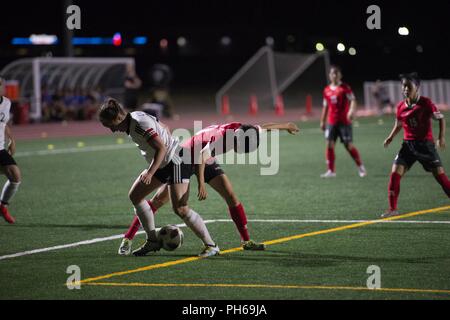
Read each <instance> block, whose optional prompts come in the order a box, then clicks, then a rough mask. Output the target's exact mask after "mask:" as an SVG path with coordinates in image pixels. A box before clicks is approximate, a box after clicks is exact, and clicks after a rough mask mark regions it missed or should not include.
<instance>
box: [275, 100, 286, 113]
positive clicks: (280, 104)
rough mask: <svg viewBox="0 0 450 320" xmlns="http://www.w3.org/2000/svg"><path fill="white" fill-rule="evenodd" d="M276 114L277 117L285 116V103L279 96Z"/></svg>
mask: <svg viewBox="0 0 450 320" xmlns="http://www.w3.org/2000/svg"><path fill="white" fill-rule="evenodd" d="M275 114H276V115H277V116H282V115H284V101H283V97H282V96H281V95H278V96H277V100H276V104H275Z"/></svg>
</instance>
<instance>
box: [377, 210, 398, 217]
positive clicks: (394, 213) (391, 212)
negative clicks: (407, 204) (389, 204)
mask: <svg viewBox="0 0 450 320" xmlns="http://www.w3.org/2000/svg"><path fill="white" fill-rule="evenodd" d="M399 214H400V213H399V212H398V211H397V210H386V211H385V212H384V213H383V214H382V215H381V218H389V217H395V216H398V215H399Z"/></svg>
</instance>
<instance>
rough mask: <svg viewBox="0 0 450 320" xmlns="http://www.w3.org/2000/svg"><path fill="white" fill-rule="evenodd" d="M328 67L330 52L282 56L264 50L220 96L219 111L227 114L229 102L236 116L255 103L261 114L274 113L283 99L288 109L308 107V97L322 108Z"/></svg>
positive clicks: (236, 74) (229, 81) (228, 84)
mask: <svg viewBox="0 0 450 320" xmlns="http://www.w3.org/2000/svg"><path fill="white" fill-rule="evenodd" d="M328 65H329V58H328V53H327V52H323V53H314V54H305V53H281V52H274V51H273V50H272V48H271V47H268V46H266V47H262V48H261V49H259V50H258V51H257V52H256V53H255V54H254V55H253V56H252V57H251V58H250V59H249V60H248V61H247V62H246V63H245V64H244V65H243V66H242V67H241V68H240V69H239V70H238V71H237V72H236V73H235V74H234V75H233V77H231V79H230V80H228V81H227V82H226V83H225V85H224V86H223V87H222V88H221V89H220V90H219V91H218V92H217V94H216V108H217V111H218V112H222V111H223V110H222V108H223V103H224V101H225V99H226V103H227V104H228V105H229V108H230V111H231V112H232V113H236V114H237V113H246V112H248V111H249V106H250V104H251V102H252V101H256V102H257V105H258V109H259V110H261V111H270V110H273V109H274V108H275V105H276V103H277V96H279V95H282V96H283V100H284V105H285V106H286V108H297V107H302V106H304V105H305V100H306V96H307V95H311V96H312V97H313V104H314V105H321V102H322V95H321V92H322V89H323V87H324V86H325V84H326V82H327V80H326V79H327V76H326V73H327V72H326V70H328Z"/></svg>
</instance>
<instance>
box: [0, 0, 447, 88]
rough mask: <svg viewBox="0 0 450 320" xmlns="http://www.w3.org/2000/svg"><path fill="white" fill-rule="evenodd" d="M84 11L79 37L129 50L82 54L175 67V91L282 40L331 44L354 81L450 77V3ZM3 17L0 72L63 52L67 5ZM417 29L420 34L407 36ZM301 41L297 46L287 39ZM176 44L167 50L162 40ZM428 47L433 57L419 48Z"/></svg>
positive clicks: (210, 82) (89, 5) (91, 6)
mask: <svg viewBox="0 0 450 320" xmlns="http://www.w3.org/2000/svg"><path fill="white" fill-rule="evenodd" d="M73 3H74V4H77V5H79V6H80V7H81V15H82V19H81V27H82V29H81V30H79V31H78V30H77V31H75V34H74V36H104V37H111V36H112V35H113V34H114V33H115V32H120V33H121V34H122V37H123V41H124V42H123V44H122V45H121V46H120V47H113V46H107V45H104V46H82V47H78V48H76V50H75V52H76V56H133V57H135V58H136V61H137V70H138V73H139V74H140V76H141V77H142V78H143V80H144V81H148V69H149V68H150V67H151V65H153V64H154V63H161V62H162V63H167V64H169V65H170V66H171V67H172V68H173V71H174V75H175V76H174V85H175V87H177V86H183V87H189V86H191V87H196V86H199V85H204V86H207V87H214V89H217V88H218V87H220V85H222V84H223V83H224V81H226V80H227V79H228V78H229V77H230V76H231V75H232V74H233V73H234V72H235V71H236V70H237V69H238V68H239V67H240V66H241V65H242V64H243V63H244V62H245V61H246V60H247V59H248V58H249V57H250V56H251V55H252V54H253V53H254V52H255V51H256V50H257V49H258V48H260V47H261V46H263V45H264V44H265V38H266V37H267V36H271V37H273V38H274V39H275V45H274V49H275V50H278V51H291V52H314V51H315V43H316V42H319V41H320V42H322V43H323V44H324V45H325V46H326V47H327V48H329V50H330V54H331V60H332V62H333V63H336V64H339V65H341V66H342V68H343V70H344V75H345V78H346V80H347V81H348V82H350V83H357V84H361V83H362V81H364V80H375V79H377V78H380V79H392V78H396V77H397V75H398V74H399V73H401V72H405V71H408V72H409V71H413V70H416V71H418V72H419V73H420V75H421V76H422V77H423V78H424V79H427V78H448V77H450V63H448V57H449V56H450V49H449V48H450V45H449V44H450V24H449V13H450V1H439V0H430V1H427V2H420V3H418V2H413V1H361V0H358V1H356V0H355V1H324V0H320V1H269V0H265V1H264V0H262V1H257V0H245V1H244V0H241V1H233V0H222V1H214V0H197V1H195V0H183V1H181V0H180V1H173V0H172V1H168V0H166V1H142V0H126V1H103V0H96V1H92V0H91V1H88V0H79V1H77V0H74V1H73ZM371 4H376V5H379V6H380V7H381V26H382V29H381V30H368V29H367V27H366V20H367V18H368V16H369V15H368V14H367V13H366V9H367V7H368V6H369V5H371ZM1 11H2V18H1V19H0V31H1V32H0V48H1V50H0V68H2V67H4V66H5V65H6V64H7V63H9V62H10V61H12V60H14V59H17V58H20V57H29V56H41V55H45V54H47V53H49V52H51V53H52V55H53V56H61V55H63V52H64V50H63V46H62V43H63V41H61V37H62V36H63V34H64V28H65V19H66V17H67V15H66V14H65V10H64V5H63V1H54V0H47V1H19V0H17V1H8V3H3V4H2V10H1ZM400 26H407V27H408V28H409V30H410V35H409V36H407V37H402V36H399V35H398V32H397V30H398V28H399V27H400ZM32 33H36V34H40V33H46V34H56V35H58V37H59V38H60V43H59V45H57V46H33V47H32V46H23V47H21V46H12V45H11V44H10V43H11V39H12V37H28V36H29V35H30V34H32ZM289 35H292V36H294V38H295V41H294V42H292V43H291V42H289V41H288V40H287V37H288V36H289ZM135 36H147V37H148V39H149V42H148V43H147V44H146V45H145V46H134V45H133V44H132V39H133V38H134V37H135ZM179 36H183V37H185V38H186V39H187V40H188V46H187V47H186V48H183V49H180V48H178V47H177V45H176V39H177V38H178V37H179ZM222 36H229V37H231V39H232V44H231V46H230V47H229V48H227V49H224V48H223V47H222V46H221V45H220V38H221V37H222ZM162 38H166V39H168V41H169V48H168V50H167V52H161V50H160V48H159V41H160V40H161V39H162ZM338 42H343V43H344V44H345V45H346V47H347V49H348V48H349V47H350V46H353V47H355V48H356V50H357V55H356V56H350V55H349V54H348V53H347V52H345V53H338V52H337V50H336V44H337V43H338ZM418 45H420V46H422V48H423V52H422V53H420V52H418V51H417V50H416V47H417V46H418Z"/></svg>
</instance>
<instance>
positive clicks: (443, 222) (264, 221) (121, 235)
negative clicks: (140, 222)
mask: <svg viewBox="0 0 450 320" xmlns="http://www.w3.org/2000/svg"><path fill="white" fill-rule="evenodd" d="M369 221H373V220H296V219H283V220H279V219H277V220H275V219H273V220H262V219H253V220H252V219H251V220H248V222H261V223H359V222H369ZM215 222H233V220H231V219H216V220H205V223H215ZM378 223H406V224H408V223H409V224H450V221H420V220H393V221H381V220H380V221H379V222H378ZM177 226H178V227H180V228H184V227H186V225H185V224H184V223H183V224H178V225H177ZM157 230H159V228H157ZM142 233H144V231H139V232H138V233H137V234H142ZM122 238H123V234H118V235H114V236H110V237H104V238H95V239H91V240H85V241H80V242H75V243H69V244H64V245H59V246H54V247H48V248H42V249H35V250H29V251H23V252H18V253H14V254H8V255H4V256H0V261H1V260H6V259H12V258H17V257H22V256H28V255H32V254H36V253H42V252H49V251H55V250H61V249H67V248H73V247H79V246H82V245H88V244H93V243H98V242H104V241H109V240H116V239H122Z"/></svg>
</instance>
